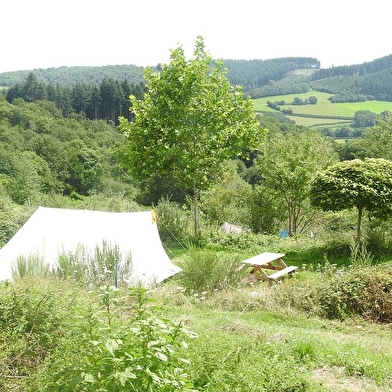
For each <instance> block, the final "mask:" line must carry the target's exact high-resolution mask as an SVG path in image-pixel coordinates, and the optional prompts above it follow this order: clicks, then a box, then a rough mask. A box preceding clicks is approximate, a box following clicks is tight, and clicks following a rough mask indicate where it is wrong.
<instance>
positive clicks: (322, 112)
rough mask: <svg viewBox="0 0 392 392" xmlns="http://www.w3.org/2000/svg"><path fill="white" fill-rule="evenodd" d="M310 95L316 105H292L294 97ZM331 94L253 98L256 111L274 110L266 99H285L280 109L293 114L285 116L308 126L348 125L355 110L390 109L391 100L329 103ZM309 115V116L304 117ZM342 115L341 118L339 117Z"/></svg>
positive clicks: (376, 111)
mask: <svg viewBox="0 0 392 392" xmlns="http://www.w3.org/2000/svg"><path fill="white" fill-rule="evenodd" d="M310 96H315V97H317V104H316V105H292V104H291V102H293V100H294V98H295V97H298V98H301V99H306V98H309V97H310ZM330 96H331V94H328V93H321V92H317V91H310V92H307V93H302V94H288V95H278V96H273V97H264V98H258V99H255V100H253V103H254V108H255V111H256V112H275V110H273V109H271V108H269V107H268V106H267V102H268V101H273V102H276V101H285V102H286V104H285V105H282V106H281V108H282V109H291V110H292V111H293V114H294V115H293V116H287V117H289V118H290V119H292V120H294V121H295V122H296V124H298V125H304V126H308V127H312V126H319V125H322V126H342V125H344V124H346V125H349V124H350V122H351V120H349V119H348V118H354V115H355V112H357V111H359V110H369V111H371V112H373V113H376V114H379V113H382V112H383V111H385V110H388V111H392V102H385V101H366V102H354V103H331V102H330V101H329V100H328V98H329V97H330ZM295 114H300V115H301V116H305V117H298V116H295ZM306 115H309V117H306ZM317 116H320V118H317ZM339 117H342V119H339Z"/></svg>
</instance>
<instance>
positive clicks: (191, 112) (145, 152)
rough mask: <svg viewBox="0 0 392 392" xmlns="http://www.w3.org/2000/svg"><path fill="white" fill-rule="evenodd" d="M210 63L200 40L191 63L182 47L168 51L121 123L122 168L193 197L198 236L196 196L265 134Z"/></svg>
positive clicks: (149, 72)
mask: <svg viewBox="0 0 392 392" xmlns="http://www.w3.org/2000/svg"><path fill="white" fill-rule="evenodd" d="M211 62H212V58H211V56H209V55H208V53H207V52H206V50H205V47H204V42H203V39H202V38H201V37H198V39H197V41H196V46H195V50H194V53H193V57H192V59H191V60H186V58H185V53H184V50H183V49H182V48H181V47H179V48H177V49H175V50H172V51H171V62H170V64H169V65H162V68H161V71H160V72H153V71H152V70H151V69H150V68H147V69H146V75H145V78H146V80H147V92H146V94H145V95H144V99H143V100H139V99H137V98H136V97H135V96H131V102H132V107H131V110H132V112H133V113H134V115H135V120H134V121H133V122H132V123H129V121H128V120H126V119H124V118H122V119H121V120H120V129H121V130H122V131H123V132H124V133H125V135H126V137H127V139H128V145H127V146H126V148H122V149H121V151H120V156H121V159H122V161H123V163H124V165H125V167H126V168H127V169H128V170H129V172H130V173H131V174H132V175H133V176H134V177H135V178H138V179H141V180H143V179H145V178H149V177H151V176H152V175H154V176H156V175H158V176H163V175H166V174H167V173H170V175H171V177H172V178H173V180H174V182H175V184H176V185H177V186H178V187H179V188H180V189H182V190H183V191H184V192H187V193H188V194H189V195H190V196H191V197H192V198H193V201H194V213H195V221H194V223H195V225H194V227H195V236H196V237H197V235H198V230H199V228H198V221H197V219H198V208H197V201H198V198H199V191H201V190H205V189H208V188H209V187H210V185H211V183H212V182H213V180H214V178H215V176H216V175H217V174H219V173H220V172H221V171H222V168H221V164H222V163H223V162H225V161H226V160H227V159H229V158H230V157H233V156H238V155H241V154H242V153H243V152H244V151H246V150H250V149H253V148H255V147H257V146H258V145H259V144H260V143H261V141H262V139H263V135H264V133H265V132H264V131H263V130H261V129H260V127H259V124H258V122H257V120H256V118H255V115H254V111H253V105H252V102H251V100H250V99H246V100H244V99H243V94H242V89H241V87H236V88H234V87H232V86H231V85H230V82H229V81H228V79H227V78H226V75H225V71H224V70H223V69H222V68H223V64H222V61H217V62H215V63H214V64H213V66H212V67H211ZM179 151H181V153H179Z"/></svg>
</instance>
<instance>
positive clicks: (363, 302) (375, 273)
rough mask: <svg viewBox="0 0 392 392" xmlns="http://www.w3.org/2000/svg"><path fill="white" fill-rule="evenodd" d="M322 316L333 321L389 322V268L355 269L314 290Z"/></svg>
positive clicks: (391, 316)
mask: <svg viewBox="0 0 392 392" xmlns="http://www.w3.org/2000/svg"><path fill="white" fill-rule="evenodd" d="M316 295H317V301H318V303H319V304H320V308H321V312H322V316H325V317H328V318H333V319H345V318H347V317H355V316H360V317H362V318H364V319H365V320H368V321H373V322H374V321H376V322H383V323H390V322H392V266H391V265H390V264H389V265H388V264H384V265H378V266H373V267H364V268H359V267H358V268H355V269H351V270H349V271H346V272H345V273H343V274H342V275H341V276H338V275H337V276H335V277H334V278H333V279H331V280H329V281H327V283H326V284H325V285H324V286H321V287H320V288H319V290H318V291H317V294H316Z"/></svg>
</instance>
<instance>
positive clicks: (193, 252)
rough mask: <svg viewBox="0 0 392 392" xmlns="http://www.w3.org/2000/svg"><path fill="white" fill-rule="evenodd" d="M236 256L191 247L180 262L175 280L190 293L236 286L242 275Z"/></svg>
mask: <svg viewBox="0 0 392 392" xmlns="http://www.w3.org/2000/svg"><path fill="white" fill-rule="evenodd" d="M239 267H240V260H239V259H238V257H233V256H232V255H231V256H227V255H224V254H220V253H218V252H216V251H215V250H213V251H211V250H201V249H197V248H191V249H189V250H188V252H187V254H186V256H183V261H182V263H181V268H182V271H181V272H180V273H179V274H178V275H177V276H176V277H175V279H176V281H178V282H179V284H180V285H181V286H182V287H183V288H184V289H185V290H186V291H187V292H190V293H196V294H198V293H201V292H203V291H210V290H220V289H228V288H232V287H236V286H237V285H238V283H239V281H240V280H241V278H242V277H243V274H242V273H241V272H240V271H239Z"/></svg>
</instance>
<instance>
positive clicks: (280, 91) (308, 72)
mask: <svg viewBox="0 0 392 392" xmlns="http://www.w3.org/2000/svg"><path fill="white" fill-rule="evenodd" d="M391 66H392V55H389V56H385V57H382V58H380V59H375V60H373V61H371V62H366V63H363V64H357V65H347V66H337V67H332V68H327V69H322V68H320V62H319V61H318V60H317V59H315V58H308V57H286V58H278V59H269V60H230V59H226V60H224V67H225V68H226V69H227V78H228V79H229V80H230V83H231V84H232V85H241V86H242V88H243V92H244V95H245V96H247V95H250V96H251V97H252V98H253V99H256V98H261V97H266V96H275V95H285V94H294V93H296V94H298V93H305V92H311V91H312V90H313V91H320V92H327V93H329V94H331V97H330V100H331V102H363V101H367V100H373V99H377V100H386V101H392V87H391V86H392V71H391V70H392V67H391ZM160 67H161V65H160V64H158V65H156V66H152V67H151V68H152V69H154V70H159V69H160ZM31 73H33V74H34V76H33V77H34V79H35V80H36V81H35V82H36V83H38V84H39V90H40V94H41V97H42V96H45V98H46V99H49V100H52V101H54V102H56V104H57V105H58V107H59V108H60V109H61V110H63V109H62V108H61V107H60V106H64V107H65V108H66V109H65V112H67V110H69V106H70V104H71V105H73V107H74V110H77V111H78V112H80V111H83V110H84V109H86V108H87V106H89V105H90V106H94V104H92V103H88V101H92V102H94V100H96V99H97V91H96V89H97V88H99V89H101V88H103V89H105V88H106V89H109V90H111V89H112V90H116V89H117V92H116V93H114V92H113V91H112V92H110V93H109V92H106V94H108V96H105V97H103V96H102V97H101V96H100V97H99V98H100V99H101V101H105V100H110V99H112V100H113V99H114V102H115V103H114V105H116V111H117V112H121V109H120V108H121V107H122V106H123V100H122V98H121V97H120V96H121V92H120V91H118V87H114V86H106V87H104V86H102V87H101V85H102V83H103V81H104V80H106V83H107V84H109V85H110V84H120V85H123V86H122V88H123V90H124V92H125V94H126V93H127V92H128V91H129V86H132V90H135V89H139V90H143V83H144V82H145V81H144V78H143V73H144V69H143V67H137V66H135V65H110V66H106V67H60V68H50V69H38V70H30V71H15V72H5V73H1V74H0V86H5V87H7V88H8V89H9V96H8V98H7V99H8V101H9V102H11V101H12V99H14V98H15V97H21V98H23V99H26V98H27V99H31V98H32V97H28V96H26V94H25V93H24V92H23V85H25V84H26V83H27V81H28V80H29V79H31V77H32V75H31ZM31 82H32V81H31V80H30V82H28V83H30V84H31ZM76 85H77V86H76ZM65 86H66V87H67V88H65ZM46 89H48V91H45V90H46ZM74 89H75V91H72V90H74ZM120 89H121V88H120ZM53 90H56V91H53ZM83 90H84V91H83ZM89 90H91V91H89ZM92 90H95V91H92ZM42 94H43V95H42ZM113 94H114V95H115V97H114V98H113V97H112V98H110V95H113ZM77 96H78V97H79V101H81V102H79V103H70V101H72V99H74V100H77V98H76V97H77ZM71 97H73V98H72V99H71ZM62 101H64V102H65V103H63V102H62ZM67 105H68V108H67ZM103 105H105V104H103ZM95 114H96V112H95V110H91V111H90V112H89V113H88V114H87V116H88V117H89V118H93V117H94V115H95ZM101 116H102V117H100V118H104V117H103V116H104V114H101Z"/></svg>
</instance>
